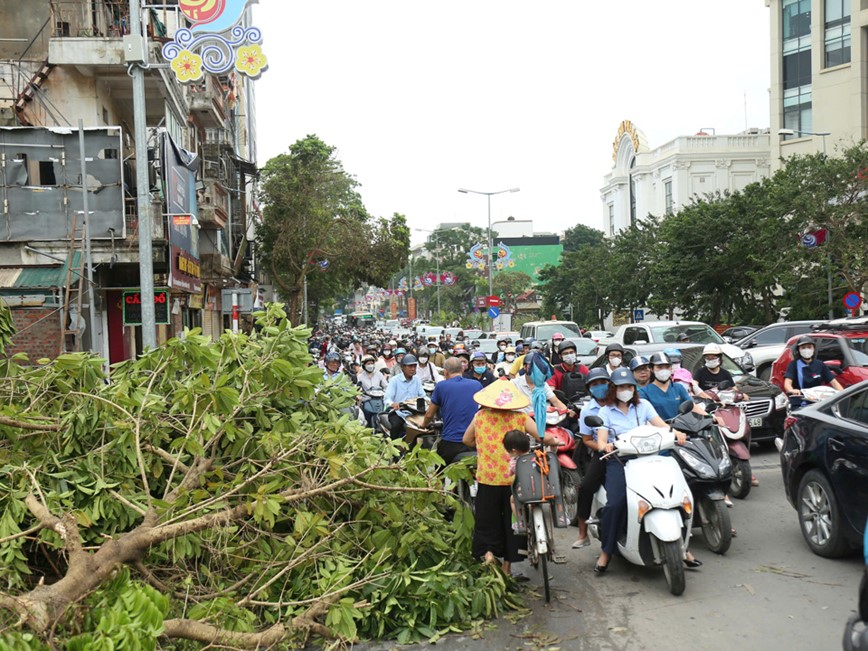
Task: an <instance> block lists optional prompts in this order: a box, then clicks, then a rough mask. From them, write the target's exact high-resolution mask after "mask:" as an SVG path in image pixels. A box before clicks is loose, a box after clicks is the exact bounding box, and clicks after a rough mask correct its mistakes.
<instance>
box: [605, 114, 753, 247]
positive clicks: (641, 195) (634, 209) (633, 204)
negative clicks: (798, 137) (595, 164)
mask: <svg viewBox="0 0 868 651" xmlns="http://www.w3.org/2000/svg"><path fill="white" fill-rule="evenodd" d="M612 162H613V165H612V170H611V171H610V172H609V173H608V174H607V175H606V176H605V178H604V185H603V187H602V189H601V190H600V194H601V198H602V204H603V205H602V223H603V228H602V230H603V232H604V233H605V234H606V235H607V236H609V237H611V236H613V235H615V234H616V233H617V232H618V231H620V230H623V229H625V228H629V226H630V225H631V224H633V223H635V222H636V221H637V220H640V219H643V218H644V217H647V216H648V215H664V214H666V213H671V212H676V211H677V210H678V209H679V208H681V207H682V206H684V205H686V204H688V203H690V201H691V200H692V199H693V198H694V197H697V196H703V195H706V194H714V193H718V192H720V193H723V192H727V191H728V192H736V191H738V190H741V189H743V188H744V187H745V186H746V185H748V184H750V183H753V182H755V181H759V180H760V179H762V178H764V177H766V176H768V174H769V169H770V162H769V134H768V130H766V129H763V130H761V129H750V130H748V131H746V132H744V133H739V134H735V135H720V136H718V135H715V134H714V133H713V130H712V129H707V130H701V131H699V132H698V133H697V134H696V135H694V136H679V137H678V138H675V139H674V140H671V141H670V142H667V143H665V144H663V145H661V146H660V147H657V148H656V149H651V148H650V147H649V146H648V142H647V140H646V138H645V135H644V134H643V133H642V132H641V131H640V130H639V129H638V128H637V127H636V126H635V125H634V124H633V123H632V122H630V121H629V120H625V121H624V122H622V123H621V125H620V126H619V128H618V132H617V134H616V136H615V141H614V143H613V150H612Z"/></svg>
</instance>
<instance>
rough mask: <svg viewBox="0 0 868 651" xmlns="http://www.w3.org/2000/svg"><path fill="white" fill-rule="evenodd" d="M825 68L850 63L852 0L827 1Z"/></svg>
mask: <svg viewBox="0 0 868 651" xmlns="http://www.w3.org/2000/svg"><path fill="white" fill-rule="evenodd" d="M824 27H825V29H826V33H825V59H824V61H823V64H824V67H826V68H831V67H833V66H839V65H841V64H843V63H850V0H826V7H825V14H824Z"/></svg>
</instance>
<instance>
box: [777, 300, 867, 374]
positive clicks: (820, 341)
mask: <svg viewBox="0 0 868 651" xmlns="http://www.w3.org/2000/svg"><path fill="white" fill-rule="evenodd" d="M808 336H809V337H810V338H811V339H813V340H814V343H815V344H816V347H817V352H816V356H817V359H818V360H820V361H821V362H823V363H824V364H826V365H827V366H828V367H829V368H830V369H831V371H832V373H834V374H835V378H836V379H837V380H838V382H839V383H840V384H841V386H843V387H844V388H846V387H848V386H850V385H852V384H858V383H859V382H862V381H863V380H868V317H856V318H847V319H833V320H832V321H826V322H825V323H822V324H820V325H819V326H815V329H814V330H813V331H812V332H811V334H809V335H808ZM798 338H799V337H798V336H797V337H792V338H790V340H789V341H788V342H787V345H786V347H785V348H784V350H783V352H782V353H781V354H780V357H778V358H777V359H776V360H775V362H774V364H772V376H771V381H772V383H773V384H775V385H776V386H779V387H781V388H783V386H784V373H786V371H787V366H789V364H790V362H791V361H793V347H794V346H795V343H796V341H797V340H798Z"/></svg>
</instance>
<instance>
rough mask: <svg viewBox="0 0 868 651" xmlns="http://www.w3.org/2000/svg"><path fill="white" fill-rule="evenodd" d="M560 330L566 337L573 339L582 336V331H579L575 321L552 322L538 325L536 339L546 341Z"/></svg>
mask: <svg viewBox="0 0 868 651" xmlns="http://www.w3.org/2000/svg"><path fill="white" fill-rule="evenodd" d="M558 332H560V333H561V334H562V335H563V336H564V337H566V338H568V339H572V338H573V337H577V338H578V337H581V336H582V333H581V332H579V326H577V325H576V324H575V323H567V322H564V323H552V324H551V325H549V324H547V323H546V324H544V325H538V326H537V327H536V336H535V337H534V339H538V340H540V341H546V340H548V339H551V338H552V337H553V336H554V335H555V334H556V333H558Z"/></svg>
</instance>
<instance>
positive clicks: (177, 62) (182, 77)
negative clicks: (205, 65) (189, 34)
mask: <svg viewBox="0 0 868 651" xmlns="http://www.w3.org/2000/svg"><path fill="white" fill-rule="evenodd" d="M172 70H174V71H175V76H176V77H177V78H178V81H180V82H181V83H183V82H186V81H196V80H198V79H201V78H202V57H200V56H199V55H198V54H196V53H195V52H190V50H181V51H180V52H178V56H176V57H175V58H174V59H172Z"/></svg>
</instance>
